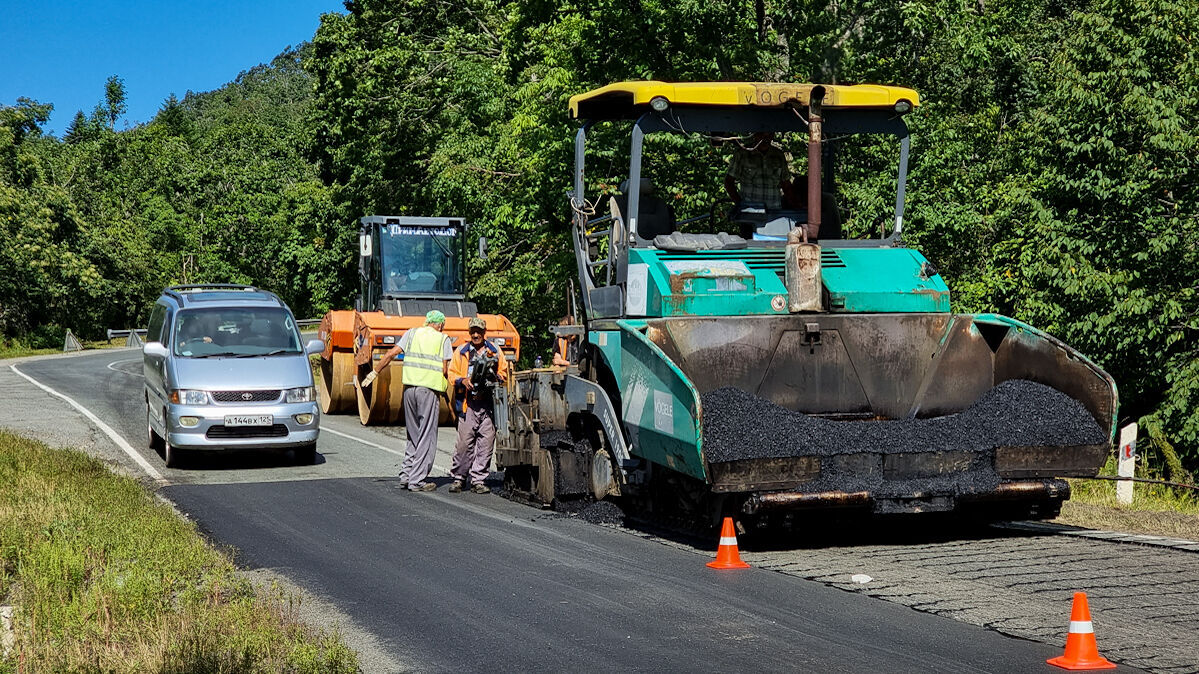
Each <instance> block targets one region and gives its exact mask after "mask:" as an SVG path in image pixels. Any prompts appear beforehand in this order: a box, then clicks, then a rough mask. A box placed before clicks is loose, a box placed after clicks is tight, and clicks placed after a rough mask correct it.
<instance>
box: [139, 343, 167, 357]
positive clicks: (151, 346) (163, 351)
mask: <svg viewBox="0 0 1199 674" xmlns="http://www.w3.org/2000/svg"><path fill="white" fill-rule="evenodd" d="M142 355H143V356H154V357H155V358H166V357H167V347H165V346H163V345H162V342H146V344H145V345H144V346H142Z"/></svg>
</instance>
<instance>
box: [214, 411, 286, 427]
mask: <svg viewBox="0 0 1199 674" xmlns="http://www.w3.org/2000/svg"><path fill="white" fill-rule="evenodd" d="M274 423H275V417H273V416H272V415H270V414H226V415H225V425H226V426H270V425H271V424H274Z"/></svg>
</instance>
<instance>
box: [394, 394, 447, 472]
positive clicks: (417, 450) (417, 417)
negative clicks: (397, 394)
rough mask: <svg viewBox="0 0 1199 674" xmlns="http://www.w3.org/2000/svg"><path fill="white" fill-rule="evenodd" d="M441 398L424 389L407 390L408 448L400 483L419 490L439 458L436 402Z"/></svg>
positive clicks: (405, 423)
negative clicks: (434, 460) (436, 458)
mask: <svg viewBox="0 0 1199 674" xmlns="http://www.w3.org/2000/svg"><path fill="white" fill-rule="evenodd" d="M438 398H440V396H439V395H438V394H437V392H436V391H434V390H433V389H429V388H425V387H424V386H405V387H404V425H405V427H406V428H407V431H408V447H407V449H405V450H404V463H403V465H402V466H400V481H401V482H404V483H405V484H407V485H408V486H409V487H410V488H411V487H419V486H420V485H422V484H424V482H425V479H426V478H428V477H429V471H430V470H432V469H433V459H434V458H435V457H436V456H437V400H438Z"/></svg>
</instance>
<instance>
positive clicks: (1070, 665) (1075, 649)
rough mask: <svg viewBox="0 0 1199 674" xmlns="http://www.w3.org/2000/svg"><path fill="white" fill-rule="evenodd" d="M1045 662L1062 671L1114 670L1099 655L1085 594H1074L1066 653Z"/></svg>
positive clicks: (1112, 666) (1112, 665)
mask: <svg viewBox="0 0 1199 674" xmlns="http://www.w3.org/2000/svg"><path fill="white" fill-rule="evenodd" d="M1045 662H1048V663H1049V664H1051V665H1055V666H1057V667H1061V668H1062V669H1115V668H1116V665H1115V664H1113V663H1112V662H1110V661H1108V659H1107V658H1105V657H1103V656H1102V655H1099V646H1098V644H1096V643H1095V629H1094V628H1093V627H1092V626H1091V609H1089V608H1087V593H1086V592H1075V593H1074V606H1073V607H1072V608H1071V609H1070V633H1069V634H1067V635H1066V653H1065V655H1061V656H1059V657H1056V658H1049V659H1048V660H1046V661H1045Z"/></svg>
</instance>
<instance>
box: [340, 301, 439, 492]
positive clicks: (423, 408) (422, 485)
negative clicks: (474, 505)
mask: <svg viewBox="0 0 1199 674" xmlns="http://www.w3.org/2000/svg"><path fill="white" fill-rule="evenodd" d="M444 329H445V314H443V313H441V312H440V311H437V310H436V309H434V310H433V311H430V312H429V313H427V314H425V324H424V325H422V326H420V327H416V328H412V329H411V330H408V331H407V332H405V333H404V334H403V336H401V337H400V341H399V343H398V344H396V345H395V346H393V347H392V348H391V349H390V350H389V351H388V352H387V353H385V354H383V357H382V358H380V359H379V362H378V364H376V365H375V367H374V369H372V370H371V371H370V373H369V374H367V375H366V376H365V377H363V378H362V383H361V385H362V386H363V387H366V386H370V385H371V383H372V382H374V381H375V377H376V376H378V373H379V372H382V371H383V368H385V367H387V365H388V364H389V363H390V362H391V361H392V360H395V358H396V356H399V355H400V354H401V353H402V354H404V369H403V370H402V375H401V380H402V381H403V383H404V424H405V426H407V431H408V447H407V448H406V449H405V450H404V463H403V465H402V466H401V467H400V486H401V488H403V489H407V490H409V491H433V490H434V489H437V485H436V484H434V483H432V482H428V481H427V480H428V477H429V471H430V470H432V469H433V459H434V458H435V457H436V456H437V407H438V405H437V402H438V400H439V399H440V398H441V396H443V395H445V391H446V388H447V384H448V379H447V375H448V371H449V365H450V359H452V358H453V357H454V349H453V346H452V344H451V343H450V338H449V337H447V336H446V335H445V334H443V333H442V330H444Z"/></svg>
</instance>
